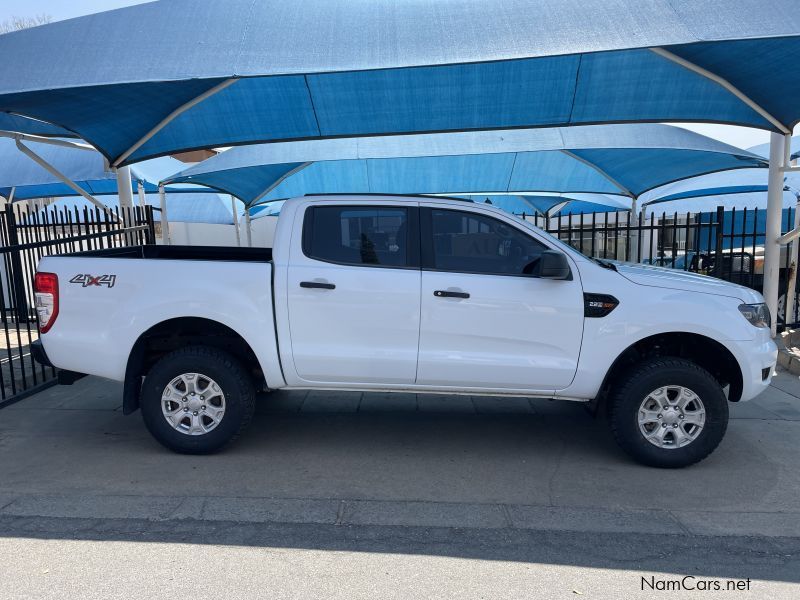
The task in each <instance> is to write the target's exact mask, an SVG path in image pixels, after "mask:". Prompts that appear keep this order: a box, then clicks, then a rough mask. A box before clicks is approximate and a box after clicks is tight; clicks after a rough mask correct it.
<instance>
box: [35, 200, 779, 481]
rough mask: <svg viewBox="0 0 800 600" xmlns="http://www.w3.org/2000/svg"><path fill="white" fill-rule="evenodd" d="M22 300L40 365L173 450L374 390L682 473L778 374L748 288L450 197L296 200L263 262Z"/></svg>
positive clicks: (115, 279)
mask: <svg viewBox="0 0 800 600" xmlns="http://www.w3.org/2000/svg"><path fill="white" fill-rule="evenodd" d="M35 287H36V299H37V310H38V313H39V321H40V330H41V334H42V335H41V338H40V343H39V344H37V345H36V346H35V347H34V349H33V351H34V355H35V356H36V357H37V360H39V361H40V362H43V363H46V364H51V365H54V366H56V367H58V368H59V369H61V370H63V371H64V373H66V374H70V373H75V374H91V375H97V376H101V377H107V378H110V379H114V380H118V381H124V382H125V386H124V398H123V408H124V412H125V413H126V414H130V413H132V412H134V411H136V410H137V409H141V411H142V415H143V418H144V422H145V424H146V426H147V427H148V429H149V430H150V431H151V433H152V434H153V435H154V436H155V437H156V438H157V439H158V440H159V441H160V442H161V443H162V444H164V445H165V446H167V447H168V448H171V449H173V450H176V451H179V452H190V453H207V452H212V451H215V450H218V449H219V448H221V447H222V446H224V445H225V444H227V443H228V442H230V441H231V440H232V439H234V438H235V437H236V436H237V435H238V434H239V433H240V432H241V431H242V430H243V428H244V427H245V425H246V424H247V423H248V422H249V420H250V417H251V416H252V413H253V408H254V402H255V393H256V391H258V390H262V391H270V390H277V389H321V390H333V389H348V390H384V391H412V392H417V393H462V394H481V395H498V396H507V395H520V396H535V397H544V398H554V399H563V400H572V401H578V402H586V403H588V404H589V406H591V407H592V408H593V409H595V410H599V409H601V408H602V410H603V412H607V413H608V415H609V418H610V423H611V426H612V429H613V431H614V434H615V437H616V439H617V441H618V442H619V444H620V445H621V446H622V448H623V449H625V450H626V451H627V452H628V453H629V454H630V455H631V456H633V457H634V458H635V459H637V460H639V461H640V462H643V463H645V464H649V465H654V466H662V467H679V466H685V465H688V464H692V463H694V462H697V461H699V460H701V459H702V458H704V457H705V456H707V455H708V454H710V453H711V452H712V451H713V450H714V448H716V446H717V445H718V444H719V443H720V441H721V440H722V437H723V435H724V433H725V429H726V426H727V420H728V402H738V401H744V400H748V399H750V398H752V397H754V396H756V395H757V394H759V393H760V392H761V391H762V390H764V389H765V388H766V387H767V386H768V385H769V381H770V378H771V376H772V370H773V367H774V365H775V361H776V357H777V350H776V347H775V344H774V343H773V341H772V339H771V337H770V329H769V326H770V323H769V320H770V316H769V313H768V311H767V310H766V307H765V306H764V304H763V299H762V298H761V296H760V295H759V294H758V293H757V292H755V291H753V290H750V289H748V288H745V287H742V286H738V285H734V284H730V283H726V282H723V281H720V280H717V279H714V278H711V277H706V276H701V275H693V274H688V273H682V272H676V271H673V270H669V269H663V268H659V267H652V266H646V265H632V264H623V263H610V262H605V261H597V260H594V259H590V258H587V257H586V256H583V255H582V254H580V253H578V252H577V251H576V250H574V249H573V248H571V247H569V246H567V245H566V244H563V243H562V242H560V241H559V240H557V239H555V238H554V237H552V236H550V235H548V234H546V233H544V232H542V231H541V230H539V229H538V228H536V227H534V226H532V225H531V224H530V223H527V222H525V221H522V220H520V219H518V218H516V217H514V216H512V215H509V214H507V213H504V212H502V211H500V210H498V209H496V208H494V207H491V206H487V205H483V204H475V203H471V202H467V201H458V200H450V199H439V198H420V197H394V196H358V195H354V196H328V197H313V198H312V197H304V198H296V199H293V200H289V201H287V202H286V203H285V205H284V207H283V209H282V212H281V215H280V218H279V221H278V225H277V229H276V234H275V241H274V247H273V248H272V249H258V248H207V247H180V246H144V247H130V248H122V249H113V250H102V251H96V252H85V253H80V254H72V255H65V256H55V257H46V258H44V259H42V261H41V263H40V264H39V271H38V273H37V276H36V284H35ZM69 378H70V377H69V376H67V377H65V379H69ZM73 378H74V377H73Z"/></svg>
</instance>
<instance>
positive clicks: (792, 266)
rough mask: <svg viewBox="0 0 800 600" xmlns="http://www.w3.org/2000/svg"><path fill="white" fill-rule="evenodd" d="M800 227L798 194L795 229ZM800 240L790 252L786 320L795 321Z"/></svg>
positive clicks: (793, 243)
mask: <svg viewBox="0 0 800 600" xmlns="http://www.w3.org/2000/svg"><path fill="white" fill-rule="evenodd" d="M798 229H800V195H797V204H795V207H794V230H795V231H797V230H798ZM798 250H800V242H798V240H794V241H793V242H792V248H791V251H790V252H789V284H788V285H787V286H786V315H785V319H784V320H785V322H786V323H787V324H788V323H794V311H795V295H796V293H797V258H798V254H800V253H798Z"/></svg>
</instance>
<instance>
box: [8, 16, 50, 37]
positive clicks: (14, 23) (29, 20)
mask: <svg viewBox="0 0 800 600" xmlns="http://www.w3.org/2000/svg"><path fill="white" fill-rule="evenodd" d="M52 21H53V17H52V16H50V15H48V14H45V13H41V14H38V15H36V16H35V17H17V16H13V17H11V18H10V19H6V20H5V21H2V22H0V35H2V34H4V33H11V32H12V31H19V30H20V29H28V28H29V27H38V26H39V25H45V24H47V23H50V22H52Z"/></svg>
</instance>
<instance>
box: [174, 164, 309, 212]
mask: <svg viewBox="0 0 800 600" xmlns="http://www.w3.org/2000/svg"><path fill="white" fill-rule="evenodd" d="M301 164H302V163H289V164H277V165H264V166H261V167H245V168H243V169H235V170H231V171H214V172H210V173H203V174H200V175H187V176H186V177H183V178H179V179H176V180H175V181H182V182H187V183H197V184H202V185H207V186H210V187H213V188H216V189H218V190H221V191H225V192H228V193H230V194H233V195H234V196H236V197H237V198H240V199H241V200H243V201H245V202H247V203H250V202H253V201H254V200H256V199H257V198H258V197H259V196H260V195H261V194H263V193H264V192H265V191H266V190H267V189H268V188H269V187H271V186H272V185H273V184H274V183H275V182H276V181H278V180H280V179H281V178H282V177H284V176H285V175H286V174H287V173H289V172H290V171H292V170H293V169H296V168H297V167H299V166H300V165H301Z"/></svg>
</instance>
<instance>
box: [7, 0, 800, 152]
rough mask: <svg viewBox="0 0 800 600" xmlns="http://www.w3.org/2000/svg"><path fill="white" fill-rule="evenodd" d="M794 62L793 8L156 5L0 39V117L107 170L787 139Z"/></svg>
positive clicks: (210, 0)
mask: <svg viewBox="0 0 800 600" xmlns="http://www.w3.org/2000/svg"><path fill="white" fill-rule="evenodd" d="M132 39H133V40H135V43H131V40H132ZM798 53H800V11H798V10H797V7H796V0H771V1H770V2H769V3H765V2H764V1H763V0H648V1H646V2H626V1H612V2H609V1H608V0H447V1H446V2H443V1H433V0H428V1H424V0H414V1H411V0H405V1H398V0H373V1H371V2H354V1H353V0H298V1H297V2H285V1H284V0H260V1H258V2H255V1H254V0H226V1H225V2H219V1H218V0H162V1H160V2H152V3H147V4H141V5H137V6H133V7H128V8H124V9H119V10H115V11H109V12H105V13H99V14H96V15H90V16H86V17H81V18H77V19H72V20H68V21H62V22H58V23H52V24H48V25H44V26H41V27H36V28H32V29H29V30H24V31H19V32H14V33H10V34H6V35H3V36H0V56H3V57H4V60H3V61H2V62H0V112H3V111H4V112H10V113H16V114H22V115H26V116H29V117H34V118H37V119H41V120H44V121H48V122H51V123H53V124H57V125H59V126H62V127H64V128H66V129H69V130H70V131H73V132H75V133H76V134H78V135H80V137H82V138H84V139H86V140H87V141H89V142H91V143H92V144H93V145H94V146H95V147H97V148H98V149H99V150H100V151H101V152H102V153H103V154H104V155H105V156H106V157H107V158H108V159H109V161H110V162H111V163H112V164H114V165H118V164H125V163H130V162H137V161H140V160H144V159H146V158H151V157H154V156H160V155H165V154H171V153H175V152H178V151H186V150H190V149H196V148H207V147H215V146H225V145H236V144H246V143H256V142H273V141H282V140H296V139H313V138H324V137H343V136H365V135H396V134H407V133H424V132H437V131H465V130H487V129H509V128H515V127H544V126H559V125H581V124H591V123H609V122H647V121H650V122H655V121H684V122H689V121H705V122H723V123H734V124H739V125H746V126H752V127H759V128H763V129H768V130H772V131H782V132H786V131H790V130H791V127H792V126H793V125H794V124H795V123H796V122H797V121H798V120H800V105H798V103H797V102H796V101H795V99H796V98H797V97H798V96H800V62H799V61H797V60H795V58H796V56H797V55H798ZM54 57H57V60H54Z"/></svg>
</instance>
